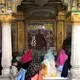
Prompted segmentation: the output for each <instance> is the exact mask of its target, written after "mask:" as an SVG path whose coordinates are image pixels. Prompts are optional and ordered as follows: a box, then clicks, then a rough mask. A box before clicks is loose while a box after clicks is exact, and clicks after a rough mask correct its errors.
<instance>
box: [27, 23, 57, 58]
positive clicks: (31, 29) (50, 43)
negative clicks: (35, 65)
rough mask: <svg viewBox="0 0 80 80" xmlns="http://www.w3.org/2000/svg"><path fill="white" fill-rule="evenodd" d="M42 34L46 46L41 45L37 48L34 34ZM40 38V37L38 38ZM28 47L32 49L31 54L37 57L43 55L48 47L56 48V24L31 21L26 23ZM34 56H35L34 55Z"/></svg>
mask: <svg viewBox="0 0 80 80" xmlns="http://www.w3.org/2000/svg"><path fill="white" fill-rule="evenodd" d="M39 30H40V34H42V35H43V36H44V38H45V40H46V46H45V47H46V48H45V47H42V48H41V49H40V50H37V47H38V46H36V42H37V41H36V35H37V34H38V33H39ZM39 37H40V36H39ZM39 39H40V38H39ZM28 47H30V48H32V49H33V53H34V54H33V55H35V56H36V57H37V58H38V59H39V57H40V56H44V55H45V54H46V51H47V49H48V48H49V47H53V48H54V49H55V50H56V26H55V24H54V23H32V24H28ZM34 58H35V57H34Z"/></svg>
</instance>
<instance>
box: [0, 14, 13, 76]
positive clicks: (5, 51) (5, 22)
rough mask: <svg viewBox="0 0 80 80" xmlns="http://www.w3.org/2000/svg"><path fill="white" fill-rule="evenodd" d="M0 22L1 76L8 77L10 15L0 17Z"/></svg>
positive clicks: (10, 45)
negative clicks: (0, 44)
mask: <svg viewBox="0 0 80 80" xmlns="http://www.w3.org/2000/svg"><path fill="white" fill-rule="evenodd" d="M0 20H1V21H2V67H3V69H2V76H3V77H9V75H10V66H11V60H12V43H11V23H10V21H11V20H12V16H11V15H1V16H0Z"/></svg>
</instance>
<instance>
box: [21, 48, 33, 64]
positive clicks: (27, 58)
mask: <svg viewBox="0 0 80 80" xmlns="http://www.w3.org/2000/svg"><path fill="white" fill-rule="evenodd" d="M31 60H32V51H31V50H29V51H27V52H26V54H25V55H23V56H22V57H21V64H25V63H27V62H29V61H31Z"/></svg>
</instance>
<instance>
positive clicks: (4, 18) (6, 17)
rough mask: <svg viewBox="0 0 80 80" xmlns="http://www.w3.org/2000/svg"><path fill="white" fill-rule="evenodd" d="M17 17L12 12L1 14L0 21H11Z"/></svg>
mask: <svg viewBox="0 0 80 80" xmlns="http://www.w3.org/2000/svg"><path fill="white" fill-rule="evenodd" d="M14 19H15V18H14V17H13V16H12V15H11V14H1V15H0V21H1V22H11V21H12V20H14Z"/></svg>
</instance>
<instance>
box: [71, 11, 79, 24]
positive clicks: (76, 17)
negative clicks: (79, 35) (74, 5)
mask: <svg viewBox="0 0 80 80" xmlns="http://www.w3.org/2000/svg"><path fill="white" fill-rule="evenodd" d="M71 22H72V23H73V25H78V24H79V25H80V11H73V12H72V13H71Z"/></svg>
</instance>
